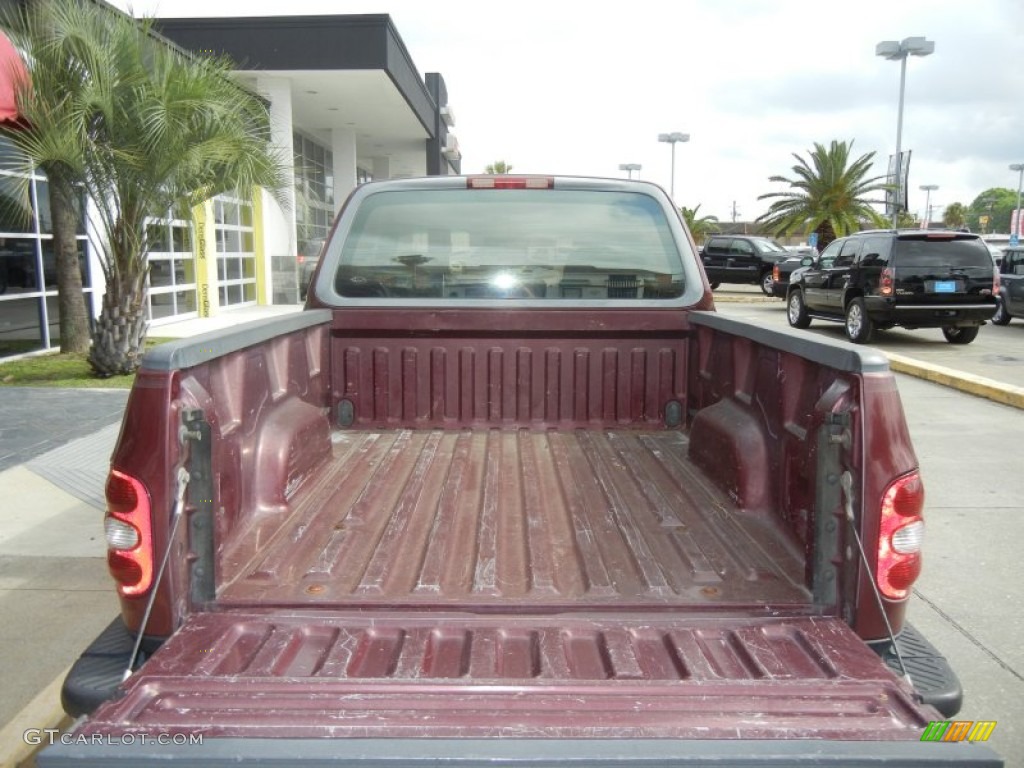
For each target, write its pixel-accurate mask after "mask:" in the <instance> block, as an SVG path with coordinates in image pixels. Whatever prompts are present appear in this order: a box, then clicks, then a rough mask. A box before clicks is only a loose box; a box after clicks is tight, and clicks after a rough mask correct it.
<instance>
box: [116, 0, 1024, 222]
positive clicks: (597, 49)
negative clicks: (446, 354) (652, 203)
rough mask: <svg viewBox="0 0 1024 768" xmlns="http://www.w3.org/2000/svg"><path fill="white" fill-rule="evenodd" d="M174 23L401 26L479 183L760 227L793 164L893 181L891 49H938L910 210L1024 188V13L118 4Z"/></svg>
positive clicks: (471, 2) (824, 7)
mask: <svg viewBox="0 0 1024 768" xmlns="http://www.w3.org/2000/svg"><path fill="white" fill-rule="evenodd" d="M115 4H116V5H118V6H119V7H122V8H127V7H128V6H129V5H131V7H132V10H133V11H134V12H135V14H136V15H141V14H146V15H156V16H162V17H190V16H251V15H264V16H272V15H277V10H278V9H281V8H286V9H287V12H288V13H289V14H293V15H302V14H326V13H389V14H390V15H391V17H392V19H393V20H394V23H395V26H396V28H397V29H398V33H399V35H400V36H401V37H402V39H403V40H404V41H405V44H406V47H407V48H408V49H409V53H410V55H411V56H412V59H413V61H414V62H415V64H416V66H417V68H418V69H419V71H420V74H421V75H422V74H423V73H424V72H440V73H441V74H442V75H443V76H444V78H445V82H446V83H447V86H448V97H449V102H450V104H451V106H452V108H453V110H454V112H455V115H456V118H457V124H456V126H455V129H454V132H455V133H456V135H457V136H458V138H459V143H460V148H461V149H462V153H463V156H462V168H463V172H466V173H475V172H482V171H483V168H484V166H485V165H487V164H488V163H490V162H492V161H495V160H506V161H508V162H509V163H511V164H512V166H513V169H514V170H515V171H522V172H527V173H557V174H580V175H588V176H624V175H625V174H624V172H621V171H619V170H618V167H619V164H620V163H640V164H641V165H642V166H643V170H642V171H640V177H641V178H644V179H648V180H650V181H654V182H657V183H659V184H662V185H663V186H664V187H665V188H666V189H668V187H669V184H670V172H671V160H670V158H671V150H670V147H669V145H668V144H663V143H659V142H658V141H657V136H658V134H659V133H664V132H671V131H681V132H683V133H689V134H690V136H691V139H690V142H689V143H686V144H678V145H676V176H675V186H676V200H677V202H678V203H679V204H680V205H686V206H690V207H692V206H694V205H697V204H700V205H701V213H702V214H712V215H715V216H718V217H719V219H722V220H729V219H731V218H732V216H733V213H732V208H733V203H734V202H735V205H736V209H737V213H738V218H739V219H740V220H749V219H752V218H754V217H756V216H757V215H758V214H760V213H763V212H764V210H765V209H766V208H767V204H768V201H760V200H758V199H757V197H758V195H760V194H763V193H765V192H770V191H774V190H777V189H783V188H784V185H779V184H772V183H771V182H769V181H768V177H769V176H771V175H774V174H781V175H785V176H791V175H792V174H791V172H790V169H791V167H792V165H793V164H794V162H795V160H794V158H793V156H792V154H793V153H800V154H802V155H803V154H806V153H807V151H808V150H810V149H811V148H812V147H813V144H814V142H820V143H824V144H826V145H827V144H828V143H829V142H830V141H832V140H833V139H839V140H853V141H854V155H855V156H859V155H860V154H863V153H867V152H875V153H876V155H875V163H876V165H875V169H876V173H878V174H882V173H884V172H885V165H886V163H887V159H888V155H889V154H890V153H892V152H894V151H895V146H896V112H897V102H898V96H899V74H900V66H899V62H892V61H887V60H885V59H882V58H880V57H877V56H875V54H874V51H875V44H876V43H878V42H880V41H882V40H900V39H903V38H905V37H910V36H916V35H923V36H925V37H927V38H928V39H930V40H932V41H934V42H935V53H934V54H933V55H932V56H928V57H924V58H913V57H912V58H911V59H909V60H908V63H907V88H906V106H905V112H904V124H903V147H904V149H910V150H912V152H913V155H912V159H911V164H910V183H909V189H910V209H911V211H914V212H920V213H923V212H924V206H925V193H924V192H921V191H919V189H918V187H919V186H920V185H922V184H937V185H938V186H939V189H938V190H937V191H935V192H933V193H932V197H931V203H932V204H933V205H937V206H938V208H937V209H936V216H941V211H942V210H943V209H944V208H945V206H946V205H948V204H949V203H952V202H957V201H959V202H963V203H965V204H969V203H970V202H971V201H972V200H973V199H974V198H975V197H976V196H977V195H978V193H980V192H981V191H983V190H985V189H987V188H989V187H994V186H1001V187H1007V188H1011V189H1016V187H1017V181H1018V179H1017V175H1016V174H1015V173H1013V172H1011V171H1010V170H1009V169H1008V166H1009V164H1010V163H1022V162H1024V63H1022V62H1024V45H1022V32H1021V30H1022V27H1024V8H1022V6H1021V4H1020V0H975V2H973V3H963V2H949V1H948V0H928V1H925V0H920V1H919V0H860V1H859V2H856V3H844V4H839V3H833V2H826V1H823V0H673V1H672V2H654V1H653V0H630V1H629V2H625V3H605V4H601V5H600V6H598V4H596V3H585V4H584V3H582V2H558V0H546V1H545V2H540V1H538V0H517V1H516V2H505V1H504V0H502V1H498V0H468V1H464V0H443V2H423V0H333V1H331V2H327V1H326V0H289V2H287V3H285V4H282V3H269V2H265V1H260V0H257V1H256V2H254V1H253V0H248V1H242V0H217V2H210V0H133V2H131V3H129V2H124V1H123V0H117V1H116V2H115Z"/></svg>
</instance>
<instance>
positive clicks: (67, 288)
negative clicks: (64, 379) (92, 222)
mask: <svg viewBox="0 0 1024 768" xmlns="http://www.w3.org/2000/svg"><path fill="white" fill-rule="evenodd" d="M47 171H48V173H47V178H48V179H49V181H50V218H51V219H52V221H53V249H54V251H55V253H56V261H57V307H58V309H59V311H60V351H61V352H79V353H80V352H86V351H88V349H89V312H88V310H87V309H86V306H85V294H84V293H83V291H82V272H81V267H80V265H79V261H78V240H77V237H76V235H77V233H78V221H79V216H80V215H81V213H80V211H79V206H78V202H77V200H76V192H75V187H74V186H73V185H72V183H71V181H70V180H69V179H68V178H66V177H65V176H64V175H63V174H62V173H61V172H60V170H59V169H52V168H48V169H47Z"/></svg>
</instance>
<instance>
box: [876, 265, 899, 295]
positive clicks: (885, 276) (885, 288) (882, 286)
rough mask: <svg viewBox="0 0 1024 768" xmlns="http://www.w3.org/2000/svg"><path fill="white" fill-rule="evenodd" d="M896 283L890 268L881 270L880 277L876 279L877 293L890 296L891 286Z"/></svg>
mask: <svg viewBox="0 0 1024 768" xmlns="http://www.w3.org/2000/svg"><path fill="white" fill-rule="evenodd" d="M895 282H896V275H895V274H894V273H893V271H892V267H886V268H885V269H883V270H882V274H881V276H880V277H879V278H878V292H879V293H880V294H881V295H882V296H892V293H893V284H894V283H895Z"/></svg>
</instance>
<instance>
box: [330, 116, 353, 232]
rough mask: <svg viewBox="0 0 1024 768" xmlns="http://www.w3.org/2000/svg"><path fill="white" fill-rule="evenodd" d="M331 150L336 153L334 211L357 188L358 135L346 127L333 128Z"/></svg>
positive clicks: (337, 209) (339, 208)
mask: <svg viewBox="0 0 1024 768" xmlns="http://www.w3.org/2000/svg"><path fill="white" fill-rule="evenodd" d="M331 152H333V153H334V213H335V215H337V213H338V211H340V210H341V205H342V203H344V202H345V198H347V197H348V196H349V193H350V192H351V191H352V190H353V189H355V188H356V172H357V171H356V135H355V133H354V132H353V131H350V130H347V129H345V128H332V129H331Z"/></svg>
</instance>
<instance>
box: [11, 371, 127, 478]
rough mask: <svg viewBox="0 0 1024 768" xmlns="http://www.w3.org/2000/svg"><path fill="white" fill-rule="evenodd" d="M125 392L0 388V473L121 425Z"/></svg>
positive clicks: (52, 388) (48, 388)
mask: <svg viewBox="0 0 1024 768" xmlns="http://www.w3.org/2000/svg"><path fill="white" fill-rule="evenodd" d="M126 402H128V390H126V389H58V388H54V387H0V470H4V469H8V468H9V467H14V466H17V465H18V464H23V463H25V462H26V461H28V460H29V459H32V458H35V457H36V456H39V455H40V454H42V453H45V452H47V451H49V450H51V449H53V448H57V447H59V446H61V445H64V444H65V443H68V442H70V441H71V440H74V439H75V438H78V437H85V436H86V435H89V434H92V433H93V432H95V431H96V430H97V429H100V428H101V427H105V426H107V425H108V424H114V423H116V422H120V421H121V414H122V412H123V411H124V405H125V403H126Z"/></svg>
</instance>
